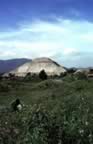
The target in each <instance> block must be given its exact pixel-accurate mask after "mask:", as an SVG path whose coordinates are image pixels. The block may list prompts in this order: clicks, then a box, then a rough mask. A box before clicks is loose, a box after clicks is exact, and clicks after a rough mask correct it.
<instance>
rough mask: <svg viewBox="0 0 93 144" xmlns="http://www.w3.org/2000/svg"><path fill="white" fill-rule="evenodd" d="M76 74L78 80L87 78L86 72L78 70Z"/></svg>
mask: <svg viewBox="0 0 93 144" xmlns="http://www.w3.org/2000/svg"><path fill="white" fill-rule="evenodd" d="M74 76H75V78H76V79H77V80H82V79H87V75H86V73H84V72H78V73H76V74H75V75H74Z"/></svg>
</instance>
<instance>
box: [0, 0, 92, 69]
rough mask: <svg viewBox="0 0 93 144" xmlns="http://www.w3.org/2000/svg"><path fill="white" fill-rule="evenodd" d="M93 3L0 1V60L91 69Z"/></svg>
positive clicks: (82, 0) (85, 0)
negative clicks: (39, 59) (53, 62)
mask: <svg viewBox="0 0 93 144" xmlns="http://www.w3.org/2000/svg"><path fill="white" fill-rule="evenodd" d="M92 9H93V1H92V0H0V59H10V58H22V57H25V58H31V59H32V58H36V57H50V58H53V59H54V60H56V61H58V62H59V63H60V64H63V65H65V66H68V67H70V66H83V67H87V66H93V10H92Z"/></svg>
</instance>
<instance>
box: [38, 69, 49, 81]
mask: <svg viewBox="0 0 93 144" xmlns="http://www.w3.org/2000/svg"><path fill="white" fill-rule="evenodd" d="M39 78H40V79H42V80H46V79H47V74H46V72H45V70H41V71H40V73H39Z"/></svg>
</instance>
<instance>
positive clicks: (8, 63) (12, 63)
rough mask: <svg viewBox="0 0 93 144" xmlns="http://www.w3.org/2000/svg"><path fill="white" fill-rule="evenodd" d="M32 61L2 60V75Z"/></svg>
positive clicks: (23, 59) (0, 66)
mask: <svg viewBox="0 0 93 144" xmlns="http://www.w3.org/2000/svg"><path fill="white" fill-rule="evenodd" d="M28 61H30V59H25V58H20V59H10V60H0V73H6V72H9V71H11V70H13V69H16V68H17V67H19V66H20V65H22V64H24V63H26V62H28Z"/></svg>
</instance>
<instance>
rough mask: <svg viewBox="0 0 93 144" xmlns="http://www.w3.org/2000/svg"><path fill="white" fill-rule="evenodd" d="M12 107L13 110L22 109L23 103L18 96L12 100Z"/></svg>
mask: <svg viewBox="0 0 93 144" xmlns="http://www.w3.org/2000/svg"><path fill="white" fill-rule="evenodd" d="M11 107H12V110H13V111H21V110H22V104H21V102H20V100H19V99H18V98H17V99H16V100H15V101H14V102H12V104H11Z"/></svg>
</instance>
